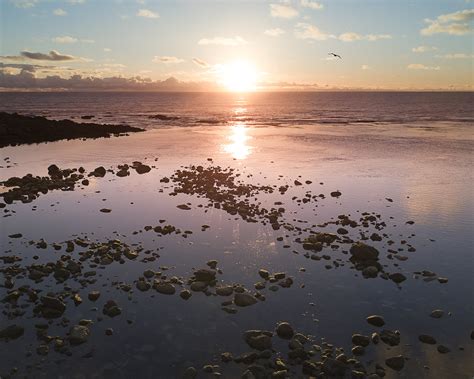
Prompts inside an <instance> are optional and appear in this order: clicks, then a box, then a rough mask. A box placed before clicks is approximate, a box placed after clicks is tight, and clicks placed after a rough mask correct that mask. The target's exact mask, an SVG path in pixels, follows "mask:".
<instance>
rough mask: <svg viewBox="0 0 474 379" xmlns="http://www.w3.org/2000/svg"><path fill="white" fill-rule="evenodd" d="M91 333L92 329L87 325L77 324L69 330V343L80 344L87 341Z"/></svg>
mask: <svg viewBox="0 0 474 379" xmlns="http://www.w3.org/2000/svg"><path fill="white" fill-rule="evenodd" d="M89 335H90V330H89V328H88V327H87V326H84V325H76V326H73V327H72V328H71V331H70V332H69V343H70V344H71V345H80V344H82V343H84V342H87V340H88V338H89Z"/></svg>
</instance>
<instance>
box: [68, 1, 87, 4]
mask: <svg viewBox="0 0 474 379" xmlns="http://www.w3.org/2000/svg"><path fill="white" fill-rule="evenodd" d="M67 2H68V3H69V4H72V5H78V4H84V3H85V2H86V0H67Z"/></svg>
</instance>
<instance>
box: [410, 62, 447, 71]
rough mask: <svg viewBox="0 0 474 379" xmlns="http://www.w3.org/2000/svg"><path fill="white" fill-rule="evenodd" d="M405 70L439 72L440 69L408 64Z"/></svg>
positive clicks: (419, 64)
mask: <svg viewBox="0 0 474 379" xmlns="http://www.w3.org/2000/svg"><path fill="white" fill-rule="evenodd" d="M407 68H408V69H409V70H434V71H439V70H440V69H441V68H440V67H439V66H425V65H424V64H421V63H410V64H409V65H408V66H407Z"/></svg>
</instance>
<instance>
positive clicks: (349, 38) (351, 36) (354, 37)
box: [339, 32, 392, 42]
mask: <svg viewBox="0 0 474 379" xmlns="http://www.w3.org/2000/svg"><path fill="white" fill-rule="evenodd" d="M391 38H392V36H391V35H390V34H366V35H362V34H358V33H354V32H347V33H342V34H341V35H339V39H340V40H341V41H344V42H353V41H361V40H366V41H371V42H373V41H378V40H380V39H391Z"/></svg>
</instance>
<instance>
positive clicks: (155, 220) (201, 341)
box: [0, 93, 474, 379]
mask: <svg viewBox="0 0 474 379" xmlns="http://www.w3.org/2000/svg"><path fill="white" fill-rule="evenodd" d="M473 100H474V95H473V94H472V93H274V94H250V95H243V94H242V95H238V94H189V93H186V94H184V93H182V94H163V93H157V94H152V93H65V94H62V93H61V94H58V93H54V94H52V93H41V94H39V93H22V94H11V93H1V94H0V110H2V111H5V110H6V111H12V112H13V111H15V112H19V113H22V114H34V115H44V116H47V117H50V118H55V119H62V118H71V119H74V120H76V121H84V120H83V119H81V117H82V116H88V115H93V116H94V117H93V118H92V121H93V122H104V123H105V122H107V123H116V122H120V123H121V122H123V123H127V124H130V125H133V126H139V127H146V128H147V129H151V130H149V131H147V132H145V133H136V134H131V135H130V136H128V137H119V138H110V139H97V140H86V141H82V140H75V141H59V142H55V143H48V144H38V145H27V146H16V147H8V148H3V149H0V154H1V157H2V158H4V157H9V160H8V162H10V163H6V162H4V161H3V162H2V163H1V167H0V180H4V179H6V178H9V177H11V176H15V175H18V176H22V175H25V174H26V173H32V174H34V175H46V174H47V167H48V166H49V165H50V164H53V163H54V164H57V165H58V166H60V167H62V168H71V167H79V166H83V167H85V168H86V170H87V171H90V170H93V169H94V168H95V167H97V166H99V165H103V166H105V167H107V168H114V169H116V167H117V165H119V164H123V163H131V162H133V161H134V160H140V161H142V162H146V163H148V164H150V165H153V166H156V168H154V169H153V170H152V171H151V172H150V173H148V174H145V175H138V174H135V173H134V172H132V173H131V175H130V176H128V177H125V178H118V177H116V176H115V175H113V174H111V173H108V174H107V176H105V177H104V178H102V179H97V180H95V179H94V180H92V179H91V183H90V185H89V186H87V187H83V188H77V189H76V190H75V191H66V192H63V191H50V192H48V193H47V194H45V195H42V196H40V197H39V198H38V199H37V200H35V201H34V202H33V203H28V204H22V203H19V204H18V203H17V204H14V205H12V206H10V205H9V206H7V209H8V210H9V213H5V209H4V210H3V212H4V216H8V217H4V218H1V219H0V232H1V235H0V247H1V251H0V254H1V255H13V254H14V255H17V256H19V257H20V258H21V259H22V261H19V263H18V264H20V265H25V264H27V263H28V264H31V263H32V262H33V261H34V260H33V258H32V257H33V256H35V255H37V256H38V259H37V260H35V261H34V262H37V263H45V262H56V260H57V259H58V258H59V257H60V256H61V255H62V254H65V253H64V250H61V251H59V252H58V251H55V250H54V249H52V248H51V246H49V247H48V248H47V249H37V248H36V247H35V245H30V244H29V243H28V241H30V240H35V241H38V240H40V239H42V238H43V239H45V240H46V241H47V242H48V243H53V242H61V241H65V240H68V239H71V238H74V236H77V235H80V236H87V237H88V238H89V239H91V240H94V241H107V240H109V239H115V238H119V239H121V240H122V241H124V242H125V243H127V244H130V245H134V244H139V245H141V246H143V247H144V248H145V249H150V250H154V249H156V248H159V249H160V250H159V254H160V258H159V259H157V260H156V261H155V262H148V263H142V262H136V261H127V263H126V264H124V265H109V266H107V267H104V268H103V269H102V268H101V267H99V268H97V267H93V266H88V265H86V264H85V268H84V271H86V270H95V271H97V275H96V276H95V277H94V279H96V282H94V283H93V284H90V285H88V286H86V287H84V288H83V287H82V286H81V285H80V284H79V283H78V282H77V281H75V280H69V281H68V282H67V283H64V284H60V283H57V282H56V281H55V280H54V279H53V278H51V277H50V278H49V279H48V280H45V281H44V282H42V283H33V282H32V281H31V280H29V279H28V278H26V277H24V278H21V277H20V278H17V279H16V282H15V288H17V287H19V286H22V285H31V286H32V287H33V288H36V289H40V290H42V291H43V293H46V292H50V291H51V292H59V291H61V290H62V289H64V287H65V285H67V286H70V287H71V288H73V289H75V290H78V291H79V293H80V294H81V296H82V298H83V299H84V302H83V303H82V304H81V305H80V306H77V307H76V306H75V305H74V304H73V303H72V300H71V299H67V300H66V302H67V310H66V312H65V314H64V315H65V316H66V317H67V318H68V319H69V320H70V324H67V326H64V324H63V323H62V321H61V319H56V320H54V321H52V322H51V323H50V325H49V330H48V333H49V335H52V336H65V333H66V332H67V331H68V330H69V327H70V325H73V324H76V323H77V322H78V321H79V320H80V319H91V320H93V321H94V324H93V325H92V326H91V336H90V338H89V341H88V342H87V343H85V344H83V345H80V346H78V347H74V348H72V349H71V351H72V356H64V355H61V354H58V353H56V352H55V351H54V349H53V348H52V343H50V346H51V348H50V351H49V353H48V355H46V356H43V355H39V354H37V352H36V349H37V347H38V345H39V344H40V342H39V341H38V338H37V335H36V329H35V327H34V325H35V324H38V323H44V322H45V320H44V319H42V318H41V317H38V316H35V315H34V314H33V313H32V306H31V304H28V303H25V302H23V303H21V304H24V305H25V307H24V308H22V310H24V312H25V313H24V315H22V316H18V317H15V318H11V319H8V317H7V316H6V314H5V313H3V314H1V317H0V328H3V327H4V326H5V325H9V324H12V323H16V324H19V325H22V326H24V327H25V335H24V336H23V337H21V338H19V339H17V340H14V341H10V342H3V341H0V376H2V375H5V374H6V373H9V372H10V370H11V369H12V368H14V367H16V368H18V370H19V375H18V376H19V377H23V376H27V377H32V378H81V379H82V378H114V379H115V378H153V379H155V378H177V377H180V375H181V373H182V372H183V371H184V369H185V368H186V367H188V366H190V365H192V366H195V367H196V368H198V369H200V368H201V367H202V366H203V365H204V364H207V363H212V364H219V365H221V369H220V371H221V372H222V373H223V375H222V377H224V378H239V377H240V375H239V374H238V373H239V372H241V371H243V366H242V365H240V367H239V365H237V364H223V363H221V362H220V353H221V352H224V351H230V352H232V353H233V354H234V355H238V354H240V353H243V352H246V351H249V350H250V349H249V347H248V346H247V345H246V344H245V342H244V341H243V339H242V333H243V332H244V331H245V330H249V329H268V330H272V329H273V328H274V327H275V324H276V323H277V322H279V321H282V320H286V321H289V322H290V323H291V324H292V325H293V326H294V327H295V329H296V330H297V331H299V332H301V333H305V334H308V335H310V336H313V338H314V342H315V343H320V341H321V338H325V339H326V341H328V342H329V343H333V344H334V345H335V346H341V347H343V348H344V349H345V351H346V353H348V354H349V355H350V351H351V348H352V344H351V335H352V334H353V333H363V334H369V335H370V333H372V332H373V331H374V328H373V327H371V326H370V325H368V324H367V322H366V321H365V318H366V317H367V316H368V315H371V314H380V315H383V316H384V318H385V320H386V326H385V328H387V329H390V330H399V331H400V333H401V343H400V345H399V346H396V347H388V346H387V345H385V344H382V343H380V344H378V345H372V344H371V345H370V346H368V347H367V349H366V354H365V355H364V356H362V357H359V358H358V359H360V360H361V362H363V363H364V365H365V366H366V367H368V368H369V372H373V370H374V365H375V362H377V363H381V364H382V365H383V364H384V361H385V358H386V357H389V356H393V355H397V354H403V355H405V356H406V357H407V358H409V359H408V360H407V361H406V363H405V368H404V369H403V370H402V371H401V372H400V373H397V372H395V371H393V370H390V369H388V368H387V371H386V373H387V376H386V378H443V379H444V378H450V379H451V378H471V377H472V376H473V375H474V365H473V360H472V356H473V354H474V343H473V341H472V339H471V338H470V334H471V331H472V330H473V328H474V325H473V320H474V307H473V302H472V299H473V297H474V292H473V288H474V280H473V276H472V272H473V270H474V261H473V256H474V254H473V252H474V239H473V237H472V236H473V231H474V219H473V212H474V196H473V191H472V188H473V187H472V185H473V170H472V164H473V151H474V143H473V129H472V128H473V127H474V124H473V121H474V112H473V110H472V109H473V108H472V104H473ZM156 115H164V116H166V117H168V118H172V119H162V120H160V119H152V118H150V116H156ZM166 117H165V118H166ZM161 118H163V117H161ZM173 118H174V119H173ZM191 126H194V127H192V128H190V127H191ZM209 157H211V158H213V162H209V161H208V158H209ZM191 164H193V165H204V166H207V165H215V166H217V165H219V166H222V167H228V166H230V167H232V168H235V169H236V170H238V172H239V173H241V178H242V179H243V180H244V181H245V182H247V183H252V184H257V183H259V184H263V185H274V186H280V185H284V184H292V183H294V180H295V179H298V180H300V181H301V182H304V184H303V185H302V186H298V187H295V186H293V187H291V188H290V189H289V190H288V191H287V192H286V193H285V194H284V195H281V194H280V193H279V192H278V191H275V193H273V194H264V193H260V194H258V195H256V199H251V201H255V202H261V203H262V204H263V205H264V206H266V207H267V208H269V207H272V206H274V205H275V203H278V204H280V205H279V206H282V207H284V208H285V209H286V211H285V219H286V220H287V221H288V222H290V223H292V224H294V225H297V226H301V227H310V226H311V225H313V226H314V230H320V228H319V226H316V225H320V224H321V223H325V222H327V221H330V220H335V219H337V217H338V215H341V214H346V215H351V217H353V218H355V219H357V220H358V219H359V218H360V217H361V213H362V212H374V213H375V214H380V215H381V219H383V220H384V221H385V222H386V223H387V225H386V227H385V228H384V229H383V230H382V231H377V230H372V229H373V228H372V229H371V230H370V231H368V232H370V233H371V232H376V231H377V232H379V233H386V234H387V238H384V240H383V241H373V242H372V241H371V242H370V243H371V244H373V245H374V246H376V247H377V248H378V249H379V250H380V251H381V258H380V263H381V264H382V265H383V266H384V267H385V269H386V270H387V271H388V272H390V273H392V272H401V273H403V274H404V275H405V276H406V277H407V280H406V281H404V282H403V283H401V285H400V286H397V285H396V284H395V283H393V282H392V281H390V280H383V279H381V278H376V279H364V278H363V277H362V276H361V275H360V272H358V271H356V270H355V269H354V268H353V267H352V264H351V263H350V262H349V261H348V255H347V254H344V253H343V252H342V251H341V249H334V250H333V249H331V248H329V247H328V248H325V250H324V251H323V252H322V253H321V254H327V255H329V256H330V259H329V260H325V259H322V260H320V261H315V260H312V259H309V258H307V257H305V256H304V253H305V251H304V250H303V249H302V248H301V245H300V244H299V243H296V242H295V240H294V239H295V235H294V234H293V233H290V232H288V231H287V230H283V229H280V230H273V229H272V227H271V226H270V225H268V224H267V225H263V224H262V223H248V222H245V221H244V220H242V219H240V218H239V217H236V216H235V215H231V214H228V213H226V212H225V211H224V210H223V209H217V208H214V207H212V208H209V209H207V208H200V207H199V205H200V204H206V203H207V201H206V199H205V198H198V197H196V196H191V195H184V194H181V195H178V196H169V193H170V192H171V191H172V183H169V184H166V183H162V182H161V181H160V180H161V179H162V178H163V177H165V176H166V177H169V176H170V175H171V174H172V173H173V172H175V170H177V169H180V168H181V167H182V166H189V165H191ZM306 180H310V181H311V182H312V183H310V184H306V183H305V181H306ZM321 183H322V184H321ZM334 190H340V191H341V193H342V196H341V197H340V198H338V199H336V198H332V197H331V196H330V195H329V194H330V192H331V191H334ZM307 191H311V193H312V194H319V193H323V194H325V195H326V199H324V200H323V199H319V200H318V201H317V202H310V203H307V204H305V203H298V202H296V201H294V197H296V198H299V199H301V198H303V197H305V196H306V194H307V193H308V192H307ZM387 198H390V199H391V200H393V202H389V201H388V200H387ZM183 203H191V208H192V209H191V210H189V211H184V210H180V209H178V208H177V207H176V206H177V205H179V204H183ZM33 207H34V208H33ZM104 207H106V208H109V209H111V210H112V212H111V213H101V212H99V209H101V208H104ZM162 219H165V220H166V223H169V224H172V225H175V226H176V227H178V228H180V229H182V230H191V231H193V234H190V235H189V236H188V238H182V237H178V236H174V235H172V236H164V237H159V236H157V235H156V234H155V233H154V232H152V231H149V232H147V231H145V230H144V226H145V225H153V226H155V225H158V224H159V220H162ZM407 220H413V221H414V222H415V223H414V224H413V225H409V224H406V223H405V222H406V221H407ZM203 224H206V225H209V226H210V229H208V230H206V231H202V230H201V226H202V225H203ZM336 229H337V226H336V225H329V226H328V227H325V228H323V229H322V230H324V231H326V232H336ZM358 232H359V230H358V229H354V230H352V229H350V237H351V238H354V239H358V238H359V237H360V235H359V233H358ZM14 233H22V234H23V238H21V239H9V238H6V237H5V236H8V235H11V234H14ZM389 238H390V239H392V240H393V241H395V244H393V245H388V244H387V240H388V239H389ZM403 241H408V243H410V244H412V245H413V246H415V247H416V251H407V247H406V242H403ZM287 246H290V247H289V248H288V247H287ZM347 247H348V246H347V245H346V246H344V247H343V249H345V248H347ZM388 249H397V250H398V249H399V254H400V255H404V256H407V257H408V260H406V261H398V260H395V259H393V258H390V257H389V255H388V254H387V251H388ZM78 250H79V249H78V248H76V251H75V252H74V253H72V256H73V257H74V258H77V257H78V256H77V252H78ZM293 251H297V252H298V254H295V253H294V252H293ZM210 259H216V260H218V262H219V263H218V266H219V268H221V269H222V271H223V274H222V275H219V280H222V281H224V282H225V283H238V284H242V285H244V286H245V287H246V288H249V289H253V288H254V287H253V286H254V284H255V283H256V282H258V281H260V280H261V278H260V277H259V275H258V270H259V269H260V268H265V269H268V270H269V271H271V272H285V273H286V274H287V275H290V276H292V277H293V278H294V280H295V283H294V285H293V286H292V287H291V288H281V289H280V290H279V291H277V292H272V291H270V290H269V289H268V288H267V289H265V290H262V292H263V293H264V295H265V296H266V297H267V299H266V301H264V302H259V303H258V304H256V305H254V306H251V307H247V308H239V309H238V312H237V314H228V313H226V312H224V311H222V310H221V303H222V301H224V300H227V298H222V297H218V296H206V295H204V294H202V293H194V294H193V296H192V297H191V298H190V299H189V300H187V301H184V300H182V299H181V298H180V297H179V296H178V294H175V295H173V296H166V295H161V294H158V293H156V292H155V291H153V290H150V291H147V292H140V291H138V290H136V289H135V288H134V285H133V283H134V281H136V280H137V279H138V277H140V276H142V275H143V272H144V271H145V270H146V269H151V270H155V271H161V270H162V267H163V266H165V267H168V268H169V270H167V271H166V272H167V273H168V274H169V276H173V275H176V276H180V277H183V278H189V277H190V276H191V275H192V273H193V271H194V269H195V268H201V267H205V265H206V262H207V261H208V260H210ZM335 261H337V262H339V264H338V266H336V265H335V264H334V262H335ZM327 265H331V267H330V268H329V269H328V268H327V267H326V266H327ZM6 266H10V265H7V264H4V263H3V262H0V268H3V267H6ZM301 268H304V270H301ZM420 270H431V271H434V272H436V273H437V275H439V276H443V277H447V278H448V279H449V281H448V283H446V284H441V283H439V282H438V281H437V280H434V281H425V280H423V278H421V277H420V276H417V275H415V274H414V273H415V272H418V271H420ZM3 279H4V278H3V273H0V283H3ZM116 282H125V283H129V284H131V285H132V287H133V291H132V293H131V294H130V293H125V292H123V291H121V290H118V289H117V286H116V285H115V284H114V283H116ZM91 290H100V291H101V293H102V295H101V298H100V299H99V300H98V301H97V302H91V301H89V300H87V293H88V292H89V291H91ZM7 292H8V290H7V289H6V288H4V287H1V286H0V299H2V298H4V296H5V295H6V293H7ZM109 299H113V300H115V301H116V302H117V303H118V304H119V305H120V307H121V308H122V315H120V316H118V317H115V318H113V319H110V318H108V317H104V316H103V315H102V307H103V305H104V303H105V302H106V301H107V300H109ZM20 301H23V300H20ZM439 308H441V309H443V310H444V311H445V316H444V317H443V318H441V319H434V318H431V317H430V316H429V315H430V313H431V311H432V310H433V309H439ZM0 309H1V311H2V312H3V311H5V312H6V311H8V310H9V307H8V304H6V303H0ZM4 315H5V317H4V318H2V317H3V316H4ZM127 320H128V321H127ZM110 327H111V328H113V329H114V335H113V336H110V337H106V336H105V335H104V330H105V329H106V328H110ZM420 334H429V335H432V336H434V337H435V338H436V339H437V341H438V343H442V344H444V345H446V346H448V347H449V348H450V349H451V352H450V353H448V354H440V353H438V351H437V349H436V345H428V344H423V343H421V342H420V341H419V340H418V336H419V335H420ZM275 347H276V349H277V350H278V351H282V352H283V353H282V354H281V356H282V357H283V358H286V351H287V343H286V341H285V342H283V341H275ZM461 347H462V349H461ZM292 376H293V377H298V378H299V377H304V376H303V375H302V374H301V367H300V366H296V367H292ZM349 376H350V375H349ZM207 377H209V375H207V374H205V373H203V372H202V371H201V370H200V372H199V378H207Z"/></svg>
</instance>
